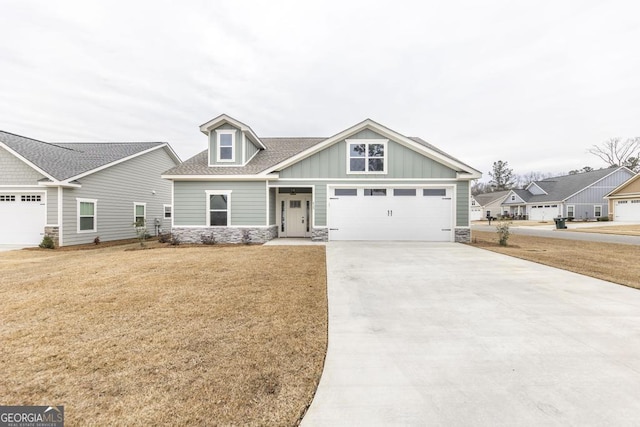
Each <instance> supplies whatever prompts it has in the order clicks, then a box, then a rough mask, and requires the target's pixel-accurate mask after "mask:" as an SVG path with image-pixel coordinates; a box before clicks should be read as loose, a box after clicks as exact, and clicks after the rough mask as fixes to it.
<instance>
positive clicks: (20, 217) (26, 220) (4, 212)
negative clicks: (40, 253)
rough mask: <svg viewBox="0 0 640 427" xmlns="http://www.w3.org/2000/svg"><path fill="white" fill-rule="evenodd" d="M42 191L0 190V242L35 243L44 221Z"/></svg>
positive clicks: (40, 233)
mask: <svg viewBox="0 0 640 427" xmlns="http://www.w3.org/2000/svg"><path fill="white" fill-rule="evenodd" d="M45 208H46V206H45V201H44V195H43V194H42V193H2V192H0V244H5V245H37V244H39V243H40V242H41V241H42V236H43V234H44V225H45V222H46V216H45V215H46V212H45Z"/></svg>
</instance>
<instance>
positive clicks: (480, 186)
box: [471, 179, 492, 196]
mask: <svg viewBox="0 0 640 427" xmlns="http://www.w3.org/2000/svg"><path fill="white" fill-rule="evenodd" d="M491 191H492V188H491V186H490V185H489V184H487V183H486V182H480V181H478V180H477V179H476V180H474V181H473V185H471V195H472V196H477V195H478V194H483V193H490V192H491Z"/></svg>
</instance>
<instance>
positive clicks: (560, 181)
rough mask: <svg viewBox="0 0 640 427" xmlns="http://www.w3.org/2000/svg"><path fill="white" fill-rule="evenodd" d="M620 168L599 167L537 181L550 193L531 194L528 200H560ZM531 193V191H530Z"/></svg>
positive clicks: (531, 201)
mask: <svg viewBox="0 0 640 427" xmlns="http://www.w3.org/2000/svg"><path fill="white" fill-rule="evenodd" d="M616 169H618V166H614V167H610V168H606V169H598V170H595V171H591V172H583V173H577V174H575V175H564V176H556V177H553V178H547V179H543V180H541V181H535V183H536V184H537V185H538V186H539V187H540V188H542V189H543V190H544V191H546V192H547V193H548V194H540V195H530V196H529V199H528V200H527V202H529V203H536V202H559V201H561V200H564V199H566V198H568V197H569V196H571V195H573V194H575V193H577V192H578V191H580V190H583V189H584V188H586V187H588V186H589V185H591V184H593V183H595V182H597V181H600V180H601V179H602V178H604V177H605V176H607V175H609V174H610V173H612V172H614V171H615V170H616ZM529 194H531V193H529Z"/></svg>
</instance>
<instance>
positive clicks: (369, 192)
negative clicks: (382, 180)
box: [364, 188, 387, 196]
mask: <svg viewBox="0 0 640 427" xmlns="http://www.w3.org/2000/svg"><path fill="white" fill-rule="evenodd" d="M364 195H365V196H386V195H387V189H386V188H365V189H364Z"/></svg>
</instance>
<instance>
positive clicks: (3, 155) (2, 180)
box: [0, 148, 45, 185]
mask: <svg viewBox="0 0 640 427" xmlns="http://www.w3.org/2000/svg"><path fill="white" fill-rule="evenodd" d="M43 178H45V176H44V175H42V174H41V173H39V172H38V171H36V170H35V169H33V168H32V167H31V166H29V165H27V164H26V163H25V162H23V161H22V160H20V159H18V158H17V157H16V156H14V155H13V154H11V153H10V152H8V151H7V150H5V149H4V148H0V185H38V181H39V180H41V179H43Z"/></svg>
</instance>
